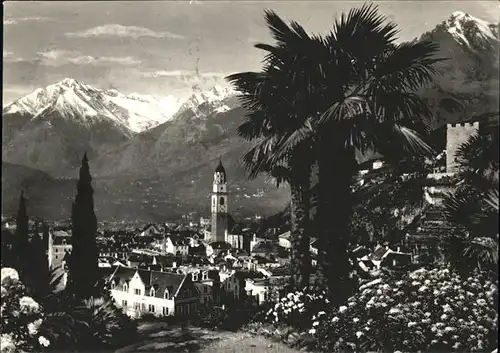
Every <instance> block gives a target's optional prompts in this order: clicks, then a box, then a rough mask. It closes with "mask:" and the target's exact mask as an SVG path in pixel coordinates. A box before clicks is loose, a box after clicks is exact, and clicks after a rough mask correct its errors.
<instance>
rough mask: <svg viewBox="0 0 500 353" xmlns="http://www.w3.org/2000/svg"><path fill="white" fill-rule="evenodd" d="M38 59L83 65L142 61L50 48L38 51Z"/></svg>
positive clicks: (47, 62)
mask: <svg viewBox="0 0 500 353" xmlns="http://www.w3.org/2000/svg"><path fill="white" fill-rule="evenodd" d="M38 59H39V60H40V61H41V63H42V64H44V65H48V66H62V65H67V64H73V65H82V66H83V65H85V66H107V65H123V66H140V65H142V61H141V60H139V59H137V58H135V57H132V56H98V57H96V56H92V55H82V54H81V53H80V52H78V51H68V50H59V49H55V50H50V51H46V52H39V53H38Z"/></svg>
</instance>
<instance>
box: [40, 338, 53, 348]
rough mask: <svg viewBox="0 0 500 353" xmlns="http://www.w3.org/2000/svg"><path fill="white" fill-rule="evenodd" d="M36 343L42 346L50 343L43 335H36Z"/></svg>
mask: <svg viewBox="0 0 500 353" xmlns="http://www.w3.org/2000/svg"><path fill="white" fill-rule="evenodd" d="M38 343H40V346H42V347H48V346H49V345H50V341H49V340H48V339H47V338H45V337H44V336H40V337H38Z"/></svg>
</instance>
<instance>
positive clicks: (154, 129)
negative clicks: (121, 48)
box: [2, 12, 499, 222]
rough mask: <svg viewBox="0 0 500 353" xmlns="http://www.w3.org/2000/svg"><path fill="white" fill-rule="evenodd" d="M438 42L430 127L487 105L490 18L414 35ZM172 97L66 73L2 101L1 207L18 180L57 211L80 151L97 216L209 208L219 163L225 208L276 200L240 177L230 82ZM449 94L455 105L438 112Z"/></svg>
mask: <svg viewBox="0 0 500 353" xmlns="http://www.w3.org/2000/svg"><path fill="white" fill-rule="evenodd" d="M424 39H430V40H433V41H435V42H437V43H438V44H439V47H440V52H439V56H440V57H446V58H449V59H448V60H447V61H445V62H442V63H440V64H439V66H438V72H439V75H437V76H436V81H435V83H434V84H433V85H432V86H431V87H426V88H425V89H423V90H422V92H420V94H421V96H422V97H423V98H424V99H426V100H427V101H428V103H429V105H430V106H431V107H432V109H434V113H435V115H436V122H435V123H436V127H439V126H442V125H443V124H445V123H447V122H454V121H457V120H460V119H464V118H466V117H468V116H470V115H471V114H481V113H484V112H489V111H498V93H499V92H498V73H499V65H498V57H499V56H498V53H499V50H498V48H499V47H498V45H499V34H498V24H490V23H486V22H484V21H482V20H480V19H477V18H474V17H472V16H470V15H467V14H464V13H462V12H455V13H453V14H452V15H451V16H450V17H449V18H448V19H446V20H445V21H443V22H442V23H441V24H439V25H437V26H436V28H435V29H434V30H432V31H430V32H427V33H424V34H423V35H422V36H421V37H420V38H418V39H417V40H424ZM191 93H192V94H191V96H190V97H189V98H188V99H187V100H185V101H180V100H177V99H175V98H172V97H168V98H164V99H158V98H155V97H151V96H145V95H140V94H129V95H126V94H122V93H120V92H118V91H117V90H101V89H98V88H95V87H91V86H89V85H86V84H85V83H82V82H78V81H76V80H73V79H64V80H62V81H60V82H58V83H55V84H53V85H50V86H47V87H45V88H40V89H37V90H35V91H34V92H33V93H31V94H29V95H27V96H25V97H22V98H20V99H18V100H16V101H14V102H12V103H11V104H8V105H7V106H5V107H4V108H3V109H2V120H3V131H4V132H3V141H2V170H3V171H4V173H2V189H3V191H4V197H3V199H2V206H3V209H4V211H3V212H4V213H12V212H15V210H16V208H17V201H18V195H19V192H20V190H21V188H23V189H25V190H26V194H27V196H28V198H29V200H31V201H29V204H31V206H30V207H31V210H30V212H31V213H32V214H33V215H37V216H40V217H44V218H49V219H54V218H68V217H69V212H70V211H69V210H70V209H71V207H70V202H71V199H72V197H73V196H74V192H75V186H76V183H75V180H74V179H75V178H76V177H77V175H78V167H79V165H80V161H81V157H82V155H83V153H84V152H87V153H88V156H89V159H90V166H91V172H92V175H93V177H94V185H95V189H96V192H95V199H96V211H97V213H98V218H99V219H101V220H127V221H131V220H142V221H145V222H146V221H164V220H166V219H173V218H176V217H179V216H180V215H182V214H185V213H188V212H190V211H194V212H198V213H199V214H202V215H208V212H209V207H208V206H209V204H208V202H209V199H208V197H209V193H210V185H211V183H212V173H213V169H214V168H215V166H216V165H217V163H218V160H219V159H221V160H222V161H223V164H224V165H225V167H226V170H227V173H228V178H229V183H230V185H229V188H230V192H231V193H232V195H231V199H230V200H231V205H230V208H231V210H232V213H235V214H236V215H238V214H240V215H241V216H250V215H254V214H255V213H259V214H269V213H274V212H276V211H278V210H281V209H283V206H284V205H285V204H286V202H287V201H288V191H287V190H286V188H280V189H276V188H275V187H274V186H273V185H272V184H270V183H269V182H268V181H267V180H266V179H265V178H259V179H257V180H253V181H248V180H247V178H246V172H245V171H244V170H243V168H242V167H241V165H240V163H239V161H240V157H241V155H242V154H243V153H244V151H246V150H247V149H248V148H249V147H250V146H251V144H250V143H248V142H246V141H243V140H241V139H240V138H239V137H238V135H237V132H236V129H237V126H238V125H239V124H240V123H241V121H242V118H243V116H244V115H245V113H246V112H245V110H244V109H243V108H241V106H240V105H239V102H238V100H237V98H236V97H235V93H236V92H235V91H234V90H232V89H231V88H230V87H229V86H219V87H214V88H213V89H211V90H210V91H206V92H204V91H199V90H193V92H191ZM446 97H453V98H455V99H456V100H457V101H459V102H461V103H462V104H463V105H464V109H462V110H459V111H450V110H449V109H447V107H446V104H445V101H446V99H445V98H446Z"/></svg>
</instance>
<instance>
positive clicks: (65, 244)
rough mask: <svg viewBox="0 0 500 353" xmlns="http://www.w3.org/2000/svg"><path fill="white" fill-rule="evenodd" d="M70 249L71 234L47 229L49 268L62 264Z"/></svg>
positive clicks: (71, 247)
mask: <svg viewBox="0 0 500 353" xmlns="http://www.w3.org/2000/svg"><path fill="white" fill-rule="evenodd" d="M72 249H73V245H72V244H71V236H70V235H69V234H68V233H67V232H65V231H62V230H57V231H49V239H48V244H47V257H48V263H49V268H54V267H58V266H60V265H64V263H65V262H66V261H67V260H68V256H69V255H70V254H71V250H72Z"/></svg>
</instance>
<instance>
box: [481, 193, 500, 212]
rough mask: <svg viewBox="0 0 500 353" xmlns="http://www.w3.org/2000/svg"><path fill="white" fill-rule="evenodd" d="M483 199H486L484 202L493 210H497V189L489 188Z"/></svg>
mask: <svg viewBox="0 0 500 353" xmlns="http://www.w3.org/2000/svg"><path fill="white" fill-rule="evenodd" d="M484 201H486V203H487V204H488V205H490V206H491V207H492V208H493V209H494V210H496V211H498V189H494V190H490V192H488V194H487V195H486V199H485V200H484Z"/></svg>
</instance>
